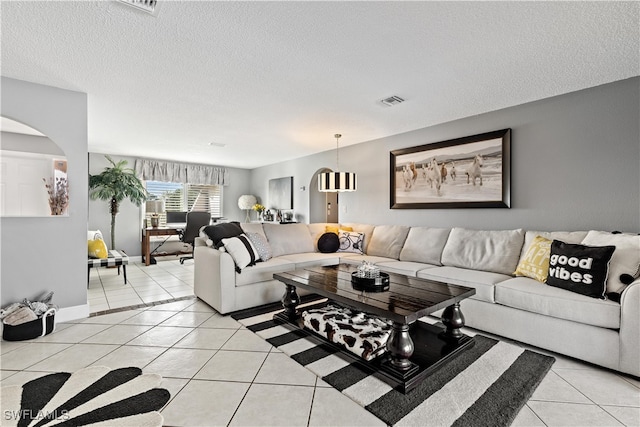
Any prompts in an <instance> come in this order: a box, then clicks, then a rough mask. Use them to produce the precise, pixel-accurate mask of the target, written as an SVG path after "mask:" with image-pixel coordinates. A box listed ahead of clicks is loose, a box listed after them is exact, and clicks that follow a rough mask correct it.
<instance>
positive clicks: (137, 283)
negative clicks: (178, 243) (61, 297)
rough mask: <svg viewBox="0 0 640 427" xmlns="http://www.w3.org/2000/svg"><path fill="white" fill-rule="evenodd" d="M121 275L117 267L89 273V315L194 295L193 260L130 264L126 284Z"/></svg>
mask: <svg viewBox="0 0 640 427" xmlns="http://www.w3.org/2000/svg"><path fill="white" fill-rule="evenodd" d="M120 274H121V275H120V276H118V269H117V268H105V267H101V268H92V269H90V270H89V290H88V297H89V310H90V312H91V313H98V312H103V311H106V310H113V309H117V308H122V307H131V306H136V305H143V304H148V303H153V302H157V301H167V300H171V299H175V298H180V297H185V296H193V260H187V261H185V262H184V264H180V262H179V259H178V257H162V258H158V263H157V264H154V265H149V266H145V265H144V264H142V263H139V262H138V263H132V264H129V265H127V282H128V283H127V285H125V284H124V278H123V276H122V272H121V273H120Z"/></svg>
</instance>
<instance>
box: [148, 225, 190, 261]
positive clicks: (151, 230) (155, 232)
mask: <svg viewBox="0 0 640 427" xmlns="http://www.w3.org/2000/svg"><path fill="white" fill-rule="evenodd" d="M181 231H182V228H176V227H147V228H143V229H142V256H143V257H144V265H149V264H151V244H150V239H151V237H153V236H174V235H179V234H180V232H181Z"/></svg>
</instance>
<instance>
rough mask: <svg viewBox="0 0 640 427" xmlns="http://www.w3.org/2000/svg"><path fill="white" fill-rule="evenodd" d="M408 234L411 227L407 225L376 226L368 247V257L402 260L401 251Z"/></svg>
mask: <svg viewBox="0 0 640 427" xmlns="http://www.w3.org/2000/svg"><path fill="white" fill-rule="evenodd" d="M408 233H409V227H407V226H405V225H378V226H376V228H374V229H373V234H372V235H371V241H370V242H369V245H368V247H367V255H371V256H383V257H387V258H394V259H398V258H400V251H401V250H402V245H404V241H405V240H406V239H407V234H408Z"/></svg>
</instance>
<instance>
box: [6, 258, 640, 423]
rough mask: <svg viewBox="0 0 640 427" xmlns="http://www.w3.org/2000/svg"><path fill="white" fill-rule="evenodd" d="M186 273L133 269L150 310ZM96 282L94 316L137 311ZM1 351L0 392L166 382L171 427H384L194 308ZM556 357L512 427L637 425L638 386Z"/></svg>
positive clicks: (258, 342) (123, 317) (274, 353)
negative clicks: (132, 376) (126, 376)
mask: <svg viewBox="0 0 640 427" xmlns="http://www.w3.org/2000/svg"><path fill="white" fill-rule="evenodd" d="M188 263H189V262H187V263H185V265H184V266H181V265H180V264H177V262H175V263H174V262H167V263H166V264H165V262H162V263H160V262H159V263H158V264H157V265H155V266H150V267H144V266H138V267H135V264H134V266H133V268H131V267H129V269H128V272H127V273H128V276H129V274H130V273H129V271H131V272H132V273H133V274H132V275H131V281H132V287H133V288H134V289H133V291H134V293H135V294H136V295H137V298H138V299H139V300H140V301H142V302H145V298H149V297H150V295H151V294H145V293H144V292H145V291H141V292H142V295H141V294H140V293H139V291H140V288H144V286H145V285H144V284H145V283H146V286H149V285H153V284H152V283H151V282H155V283H156V284H157V285H158V286H159V287H160V288H162V289H164V290H165V292H166V293H167V294H171V295H172V293H171V289H172V288H178V287H181V286H189V284H190V283H191V279H190V277H188V276H189V269H192V268H193V267H192V265H191V266H189V265H187V264H188ZM175 264H177V265H175ZM191 264H192V263H191ZM99 270H105V269H99ZM100 273H102V271H100ZM100 273H98V275H97V276H96V277H94V279H93V280H92V286H91V287H90V289H97V290H98V291H100V292H103V293H104V296H103V298H104V299H105V301H106V302H100V303H97V302H96V303H95V305H93V304H92V307H99V308H100V309H104V308H103V306H101V304H102V305H104V304H106V305H108V306H109V307H112V306H111V304H112V303H113V307H117V306H118V305H119V304H120V303H121V301H126V300H135V301H136V304H139V302H137V301H138V300H137V299H136V298H133V297H132V298H126V299H119V298H115V299H113V300H112V299H110V298H109V297H110V296H111V292H112V291H113V289H115V288H117V287H118V284H117V283H114V282H113V281H112V280H111V278H109V275H110V274H111V273H110V272H108V270H107V272H106V273H104V275H105V276H106V277H102V275H101V274H100ZM97 277H100V279H97ZM115 277H117V276H115ZM98 281H100V282H101V285H98ZM178 282H182V283H178ZM166 284H174V285H175V286H171V285H169V286H166V287H165V285H166ZM136 285H138V286H136ZM98 288H101V290H100V289H98ZM98 291H94V292H95V293H96V294H97V293H98ZM178 292H180V291H176V293H178ZM123 293H124V292H123ZM113 295H114V296H117V295H119V294H117V293H116V294H113ZM131 295H132V294H131ZM162 295H163V298H164V296H166V295H164V294H162ZM93 299H97V297H95V298H93ZM468 332H469V333H473V331H468ZM0 351H1V359H0V368H1V371H0V373H1V377H0V378H1V381H2V385H3V386H4V385H13V384H21V383H23V382H25V381H27V380H29V379H33V378H36V377H38V376H41V375H43V374H45V373H48V372H54V371H74V370H77V369H80V368H83V367H86V366H91V365H106V366H109V367H111V368H118V367H124V366H131V365H135V366H139V367H142V368H143V370H144V371H145V372H154V373H158V374H161V375H162V376H163V377H164V380H163V387H165V388H167V389H168V390H169V391H170V392H171V395H172V398H171V400H170V401H169V403H168V404H167V405H166V406H165V408H164V409H163V410H162V413H163V415H164V418H165V425H167V426H207V425H231V426H244V425H269V426H271V425H291V426H305V425H307V426H322V425H324V426H327V425H331V426H336V425H350V426H355V425H367V426H373V425H383V424H382V423H381V422H380V420H378V419H377V418H375V417H373V416H372V415H371V414H370V413H369V412H367V411H366V410H364V409H363V408H362V407H360V406H359V405H357V404H356V403H354V402H353V401H351V400H350V399H349V398H347V397H345V396H344V395H342V394H341V393H339V392H337V391H336V390H334V389H333V388H331V387H329V386H328V385H327V384H326V383H324V382H323V381H322V380H320V379H319V378H317V377H316V376H315V375H314V374H312V373H311V372H310V371H308V370H307V369H305V368H303V367H301V366H300V365H298V364H297V363H295V362H293V361H292V360H291V359H289V358H288V357H287V356H285V355H284V354H283V353H281V352H280V351H278V350H277V349H275V348H273V347H271V346H270V345H269V344H267V343H266V342H265V341H263V340H262V339H260V338H259V337H257V336H256V335H254V334H253V333H251V332H250V331H248V330H247V329H245V328H244V327H243V326H242V325H240V324H239V323H238V322H236V321H235V320H233V319H231V318H230V317H228V316H223V315H220V314H218V313H216V312H215V311H214V310H213V309H212V308H210V307H209V306H207V305H206V304H204V303H203V302H201V301H198V300H197V299H194V298H189V299H183V300H181V301H176V302H171V303H166V304H160V305H155V306H151V307H140V308H135V309H130V310H125V311H119V312H114V313H110V314H104V315H98V316H92V317H89V318H88V319H82V320H79V321H76V322H74V323H65V324H59V325H57V330H56V331H55V332H54V333H53V334H51V335H48V336H46V337H43V338H40V339H37V340H34V341H25V342H6V341H2V342H1V343H0ZM555 356H556V358H557V361H556V363H555V364H554V366H553V368H552V370H551V371H550V372H549V374H548V375H547V377H546V378H545V379H544V380H543V382H542V384H541V385H540V387H539V388H538V389H537V390H536V392H535V394H534V395H533V397H532V398H531V399H530V400H529V402H528V403H527V405H526V406H525V407H524V408H523V409H522V411H521V412H520V414H519V416H518V418H517V419H516V421H515V423H514V425H516V426H525V425H526V426H568V425H573V426H587V425H590V426H619V425H627V426H639V425H640V381H638V380H637V379H633V378H630V377H628V376H624V375H619V374H616V373H613V372H611V371H607V370H603V369H599V368H597V367H593V366H590V365H586V364H583V363H580V362H577V361H574V360H570V359H567V358H564V357H562V356H557V355H555Z"/></svg>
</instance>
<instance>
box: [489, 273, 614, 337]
mask: <svg viewBox="0 0 640 427" xmlns="http://www.w3.org/2000/svg"><path fill="white" fill-rule="evenodd" d="M495 300H496V303H498V304H502V305H506V306H508V307H512V308H517V309H519V310H525V311H529V312H532V313H538V314H542V315H544V316H552V317H556V318H559V319H565V320H570V321H573V322H579V323H584V324H587V325H594V326H599V327H602V328H611V329H618V328H620V304H618V303H616V302H613V301H608V300H600V299H595V298H589V297H586V296H584V295H579V294H576V293H573V292H569V291H566V290H564V289H559V288H554V287H551V286H545V285H543V284H542V283H540V282H537V281H535V280H534V279H530V278H528V277H516V278H513V279H509V280H505V281H504V282H500V283H498V284H496V286H495ZM532 326H533V325H532Z"/></svg>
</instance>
